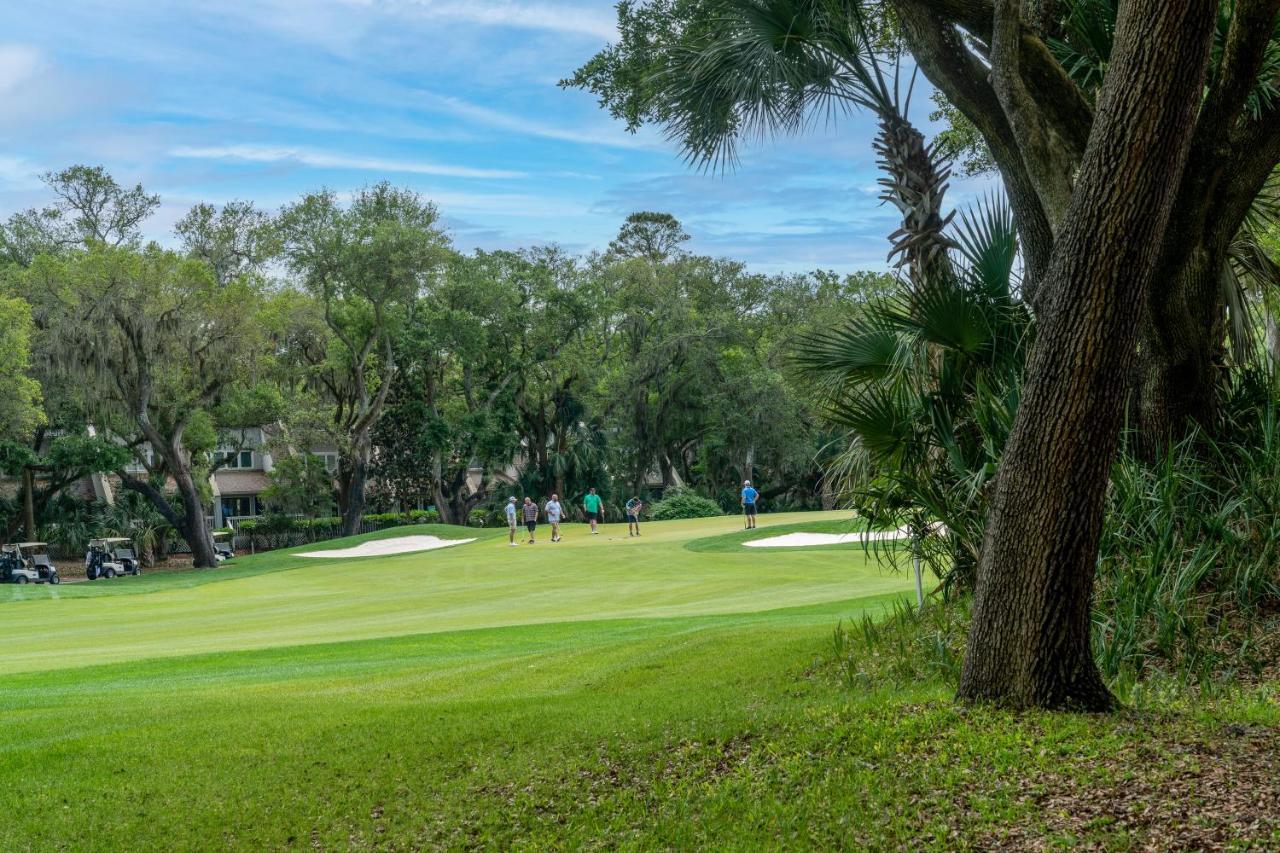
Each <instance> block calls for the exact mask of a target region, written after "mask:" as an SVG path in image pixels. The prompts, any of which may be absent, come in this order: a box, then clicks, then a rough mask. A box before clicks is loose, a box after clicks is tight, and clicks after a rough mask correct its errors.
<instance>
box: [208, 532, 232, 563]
mask: <svg viewBox="0 0 1280 853" xmlns="http://www.w3.org/2000/svg"><path fill="white" fill-rule="evenodd" d="M233 544H234V543H233V541H232V539H231V534H230V533H228V532H226V531H225V530H215V531H214V532H213V555H214V556H215V557H217V558H218V562H219V563H221V562H223V561H225V560H230V559H231V558H232V557H234V556H235V555H236V552H235V548H234V547H233Z"/></svg>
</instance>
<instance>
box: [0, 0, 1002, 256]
mask: <svg viewBox="0 0 1280 853" xmlns="http://www.w3.org/2000/svg"><path fill="white" fill-rule="evenodd" d="M614 19H615V15H614V10H613V4H612V2H611V0H546V2H543V0H526V2H520V1H519V0H292V2H291V0H254V2H250V0H59V2H56V3H55V2H51V0H29V2H27V3H19V2H7V3H3V4H0V34H2V35H0V216H2V217H7V216H8V215H9V214H10V213H12V212H14V211H16V210H20V209H24V208H27V207H31V206H35V205H39V204H41V203H43V202H44V201H45V200H47V198H48V196H47V193H46V192H44V189H43V187H42V185H41V183H40V178H39V176H40V175H41V174H42V173H44V172H46V171H49V170H54V169H60V168H63V167H65V166H68V165H72V164H75V163H84V164H89V165H102V166H104V167H106V168H107V170H108V171H109V172H111V174H112V175H114V176H115V178H116V179H117V180H118V181H119V182H121V183H122V184H128V185H130V186H131V185H133V184H134V183H138V182H141V183H142V184H143V185H144V186H145V187H146V188H147V189H148V190H150V191H152V192H155V193H159V194H160V196H161V197H162V200H163V204H162V207H161V209H160V211H159V213H157V215H156V216H155V217H154V218H153V219H152V220H151V221H150V222H149V223H148V224H147V236H148V237H152V238H154V239H157V240H160V241H161V242H171V241H172V226H173V223H174V222H176V221H177V220H178V219H179V218H180V217H181V216H182V215H183V214H184V213H185V212H186V211H187V210H188V209H189V208H190V207H191V205H193V204H195V203H197V202H202V201H204V202H212V203H224V202H227V201H232V200H237V199H243V200H251V201H253V202H255V203H256V204H258V205H259V206H261V207H264V208H266V209H270V210H274V209H276V208H278V207H280V206H281V205H284V204H287V203H288V202H290V201H292V200H294V199H296V198H298V197H299V196H300V195H302V194H303V193H305V192H307V191H310V190H314V189H318V188H320V187H328V188H331V189H333V190H335V191H337V192H340V193H341V192H349V191H352V190H355V189H358V188H360V187H362V186H365V185H367V184H371V183H375V182H378V181H382V180H387V181H390V182H392V183H394V184H397V185H400V186H408V187H411V188H413V189H415V190H417V191H418V192H420V193H422V194H423V195H424V196H425V197H427V198H429V199H431V200H432V201H434V202H435V203H436V205H437V206H438V207H439V209H440V212H441V215H442V218H443V220H444V222H445V224H446V226H447V227H448V229H449V232H450V234H451V235H452V237H453V240H454V244H455V246H456V247H457V248H458V249H460V250H463V251H469V250H472V249H475V248H481V249H499V248H518V247H522V246H533V245H546V244H551V243H555V244H558V245H560V246H563V247H564V248H565V249H567V250H569V251H572V252H588V251H591V250H593V249H602V248H604V247H605V246H606V245H607V244H608V242H609V240H610V239H611V238H612V237H613V235H614V234H616V233H617V230H618V227H619V225H620V224H621V222H622V220H623V219H624V218H625V217H626V216H627V214H629V213H631V212H634V211H637V210H659V211H665V212H669V213H672V214H674V215H675V216H676V217H677V218H678V219H680V220H681V222H683V223H684V226H685V229H686V230H687V231H688V232H689V233H690V234H691V235H692V237H693V239H692V240H691V242H690V244H689V248H690V249H691V250H693V251H696V252H699V253H703V254H709V255H715V256H722V257H731V258H735V259H738V260H742V261H745V262H746V263H747V264H748V265H749V266H750V267H751V268H752V269H754V270H758V271H761V272H778V271H788V272H799V271H807V270H812V269H830V270H836V271H841V272H848V271H853V270H858V269H884V268H885V255H886V252H887V251H888V243H887V241H886V236H887V235H888V234H889V233H890V232H892V231H893V230H894V228H895V227H896V225H895V219H896V217H895V215H894V210H893V209H892V208H891V207H889V206H885V205H883V204H882V203H881V202H880V201H879V199H878V197H877V196H878V188H877V186H876V183H875V182H876V178H877V177H878V175H877V174H876V170H875V160H874V156H873V154H872V151H871V147H870V143H871V139H872V136H873V135H874V132H875V127H874V123H873V122H872V121H871V120H869V119H868V118H867V117H865V116H857V115H855V116H848V117H843V118H841V119H840V120H839V121H838V122H836V123H834V124H828V123H821V124H818V125H817V126H815V127H813V128H812V129H810V130H809V131H808V132H806V133H805V134H804V135H802V136H799V137H788V138H780V139H770V140H760V141H756V142H752V143H751V144H749V145H746V146H744V147H743V151H742V157H741V162H740V163H739V164H738V165H737V167H736V168H735V169H733V170H732V171H730V172H727V173H724V172H712V173H707V172H704V171H701V170H699V169H698V168H696V167H693V166H690V165H689V164H688V163H687V162H686V161H685V160H684V159H683V157H682V156H681V152H680V150H679V148H678V146H676V145H673V144H672V143H670V142H668V141H667V140H666V139H665V138H664V136H663V134H662V132H661V130H660V129H651V128H643V129H641V131H640V132H638V133H636V134H631V133H629V132H627V130H626V129H625V127H624V126H623V125H622V124H621V123H619V122H616V121H614V120H613V119H612V118H611V117H610V116H609V115H608V113H607V112H606V111H605V110H603V109H601V108H600V107H599V106H598V105H597V103H596V102H595V99H594V97H593V96H592V95H590V94H589V93H585V92H581V91H577V90H565V89H561V88H559V87H558V86H557V82H558V81H559V80H560V79H562V78H564V77H567V76H569V75H570V74H572V72H573V71H574V70H575V69H576V68H577V67H578V66H579V65H581V64H582V63H583V62H585V61H586V60H587V59H588V58H590V57H591V56H592V55H593V54H594V53H595V52H596V51H597V50H599V49H600V48H601V47H603V46H604V45H605V44H607V43H608V42H609V41H611V40H612V39H613V38H615V36H616V32H615V28H614ZM916 103H917V104H919V105H920V106H917V107H916V108H915V112H916V115H915V116H913V118H915V119H916V120H917V121H918V122H919V123H920V124H921V125H927V121H925V114H926V113H927V111H928V110H927V108H926V107H927V104H928V101H927V99H926V98H924V97H922V96H920V95H919V94H918V95H917V96H916ZM985 188H986V185H985V183H984V182H983V181H980V180H979V181H965V180H957V181H955V182H953V190H952V194H951V200H952V202H953V203H961V204H962V203H964V202H965V201H966V200H969V199H971V198H972V197H974V196H976V195H977V194H979V193H981V192H983V191H984V190H985Z"/></svg>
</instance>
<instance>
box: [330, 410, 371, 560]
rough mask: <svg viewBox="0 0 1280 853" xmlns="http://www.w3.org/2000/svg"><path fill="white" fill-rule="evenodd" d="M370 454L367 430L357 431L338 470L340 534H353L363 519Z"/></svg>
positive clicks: (358, 528) (358, 529) (358, 530)
mask: <svg viewBox="0 0 1280 853" xmlns="http://www.w3.org/2000/svg"><path fill="white" fill-rule="evenodd" d="M371 455H372V447H371V444H370V438H369V431H368V430H367V429H366V430H364V431H363V432H360V433H357V434H356V436H355V440H354V441H353V442H352V443H351V452H350V454H349V455H348V458H347V460H346V465H345V466H344V469H343V470H342V471H341V472H340V474H339V477H338V480H339V489H338V512H339V514H340V515H341V517H342V526H341V528H340V529H339V535H340V536H355V535H356V534H357V533H359V532H360V522H361V521H363V520H364V489H365V484H366V483H367V482H368V481H369V459H370V456H371Z"/></svg>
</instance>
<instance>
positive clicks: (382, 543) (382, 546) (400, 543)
mask: <svg viewBox="0 0 1280 853" xmlns="http://www.w3.org/2000/svg"><path fill="white" fill-rule="evenodd" d="M474 541H476V540H475V539H441V538H440V537H439V536H394V537H392V538H390V539H374V540H371V541H369V542H361V543H360V544H359V545H352V546H351V547H350V548H338V549H336V550H332V551H308V552H307V553H305V554H294V556H295V557H385V556H386V555H388V554H410V553H412V552H414V551H434V550H435V549H436V548H448V547H449V546H450V545H465V544H467V543H468V542H474Z"/></svg>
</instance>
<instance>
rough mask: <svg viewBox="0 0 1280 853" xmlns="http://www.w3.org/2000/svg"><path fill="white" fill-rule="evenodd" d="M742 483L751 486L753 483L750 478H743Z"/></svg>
mask: <svg viewBox="0 0 1280 853" xmlns="http://www.w3.org/2000/svg"><path fill="white" fill-rule="evenodd" d="M742 485H744V486H750V485H751V481H750V480H743V481H742Z"/></svg>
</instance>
